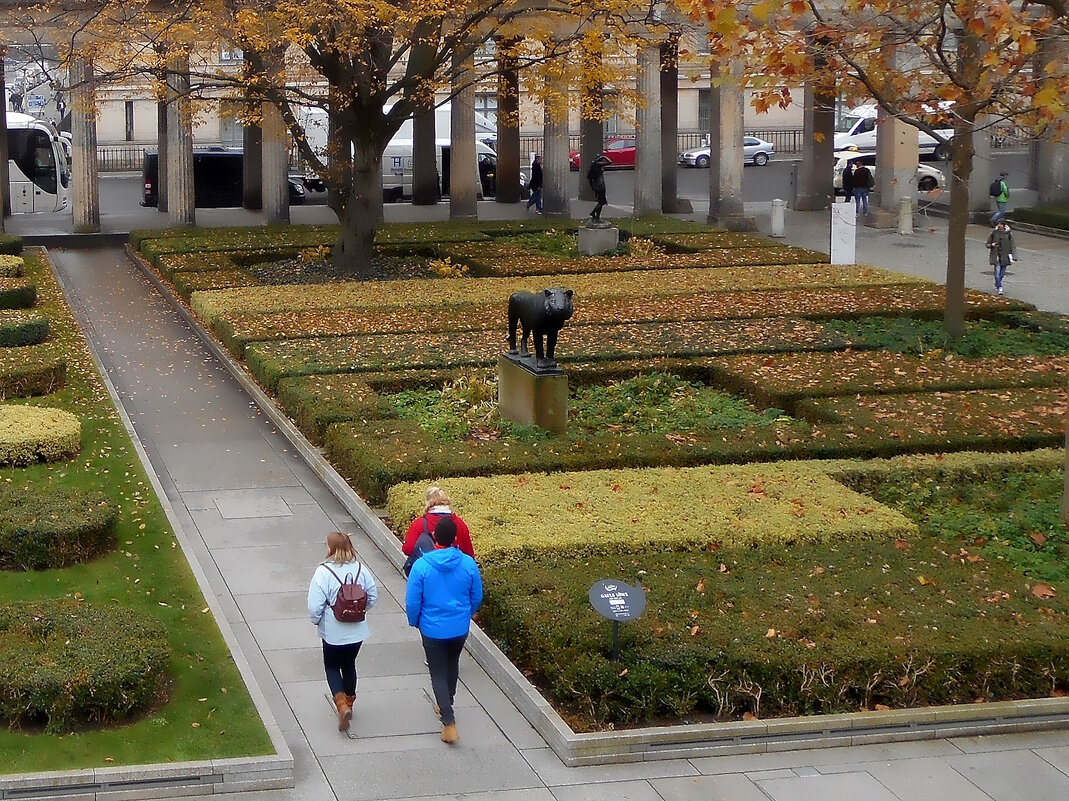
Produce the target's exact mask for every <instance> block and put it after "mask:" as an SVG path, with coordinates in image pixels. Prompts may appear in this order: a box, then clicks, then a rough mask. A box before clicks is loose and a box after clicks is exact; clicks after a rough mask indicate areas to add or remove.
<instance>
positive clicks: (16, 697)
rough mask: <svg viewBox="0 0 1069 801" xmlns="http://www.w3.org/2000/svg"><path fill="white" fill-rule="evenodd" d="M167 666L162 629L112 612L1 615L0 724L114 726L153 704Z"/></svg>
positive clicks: (33, 606) (66, 608)
mask: <svg viewBox="0 0 1069 801" xmlns="http://www.w3.org/2000/svg"><path fill="white" fill-rule="evenodd" d="M169 659H170V647H169V646H168V643H167V636H166V632H165V631H164V628H163V625H162V624H161V623H160V622H159V621H157V620H155V619H153V618H149V617H147V616H146V615H144V614H141V613H138V612H134V611H133V610H130V609H126V608H123V607H121V606H118V605H115V604H92V605H91V604H86V603H78V602H73V601H40V602H34V603H17V604H9V605H7V606H2V607H0V718H2V719H4V720H6V721H7V722H8V723H9V724H10V725H12V726H21V725H32V724H35V723H44V724H45V728H46V730H47V731H49V732H54V733H55V732H62V731H69V730H71V729H73V728H75V727H76V726H78V725H79V724H83V723H107V722H111V721H116V720H121V719H122V718H125V717H128V716H130V715H131V714H132V713H135V712H137V711H138V710H141V709H144V708H146V707H148V706H149V705H150V704H152V703H153V702H154V701H155V700H157V698H158V695H159V693H160V692H161V689H162V686H163V680H164V677H165V673H166V671H167V666H168V662H169Z"/></svg>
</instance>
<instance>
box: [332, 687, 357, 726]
mask: <svg viewBox="0 0 1069 801" xmlns="http://www.w3.org/2000/svg"><path fill="white" fill-rule="evenodd" d="M334 706H336V707H337V708H338V731H349V721H350V720H352V719H353V707H352V705H351V704H350V703H349V696H347V695H346V694H345V693H334Z"/></svg>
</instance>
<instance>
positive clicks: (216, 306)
mask: <svg viewBox="0 0 1069 801" xmlns="http://www.w3.org/2000/svg"><path fill="white" fill-rule="evenodd" d="M554 283H558V284H559V283H563V284H564V285H565V286H567V287H568V288H570V289H573V290H575V295H576V304H577V305H578V304H580V303H582V300H583V298H594V297H601V298H606V297H631V296H634V298H636V300H634V303H642V302H644V298H646V297H647V296H650V297H654V296H664V295H676V294H690V293H695V292H705V291H732V292H742V291H745V290H757V289H779V290H783V289H792V288H803V287H824V286H826V287H857V286H885V285H892V284H925V283H930V282H928V281H925V280H924V279H920V278H914V277H912V276H907V275H902V274H900V273H895V272H891V271H890V270H883V269H880V268H878V267H863V266H858V267H842V266H838V265H836V266H832V265H830V264H807V265H806V266H805V267H804V268H799V267H797V266H793V265H788V266H776V267H710V268H706V269H677V270H655V271H637V272H624V273H619V274H617V275H615V276H613V279H612V280H608V279H607V278H606V277H605V275H603V274H598V273H590V274H585V275H584V274H578V275H569V276H567V277H564V278H561V279H560V280H557V279H554V278H553V277H552V276H526V277H523V276H520V277H510V278H449V279H440V280H435V279H410V280H406V281H372V282H352V281H350V282H344V283H332V284H321V285H307V284H294V285H290V286H261V287H240V288H231V289H217V290H214V291H204V290H205V289H207V287H205V288H203V289H202V288H201V287H196V286H193V287H191V288H192V289H193V290H194V292H193V297H192V301H191V302H192V305H193V310H194V311H195V312H196V313H197V314H198V315H200V316H201V317H202V318H203V319H205V320H207V321H208V323H209V324H214V322H215V320H216V318H217V317H219V316H220V315H222V314H226V313H228V312H246V313H248V312H260V313H266V312H282V311H291V312H297V311H310V310H313V309H339V308H348V307H354V308H355V307H368V308H378V307H383V306H395V307H405V306H415V307H419V308H424V307H426V305H427V299H428V298H429V297H433V298H434V302H435V304H450V303H493V302H495V301H502V300H507V299H508V296H509V295H511V294H512V293H513V292H516V291H517V290H521V289H527V290H540V289H543V288H545V287H547V286H551V285H553V284H554ZM198 289H200V290H201V291H196V290H198ZM648 302H656V301H648Z"/></svg>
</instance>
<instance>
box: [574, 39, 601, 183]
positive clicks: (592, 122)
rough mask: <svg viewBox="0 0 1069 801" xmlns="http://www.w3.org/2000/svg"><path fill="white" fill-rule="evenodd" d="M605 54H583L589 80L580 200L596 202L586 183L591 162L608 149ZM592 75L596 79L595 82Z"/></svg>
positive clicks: (583, 110)
mask: <svg viewBox="0 0 1069 801" xmlns="http://www.w3.org/2000/svg"><path fill="white" fill-rule="evenodd" d="M601 57H602V56H601V53H594V52H591V51H589V50H588V51H587V52H585V53H584V54H583V58H584V60H585V64H586V65H587V66H588V68H587V69H586V73H587V77H586V80H585V81H584V83H583V86H582V90H581V91H582V100H581V102H580V108H581V112H580V115H579V199H580V200H589V201H591V202H593V201H594V199H595V198H594V190H593V189H591V188H590V184H589V183H587V180H586V171H587V170H588V169H589V168H590V163H591V162H592V161H593V160H594V157H595V156H596V155H598V154H599V153H600V152H601V151H602V148H603V147H604V146H605V123H604V122H603V121H602V113H603V111H604V95H603V91H602V85H601V83H600V73H601ZM590 76H594V77H595V79H598V80H594V81H591V80H590Z"/></svg>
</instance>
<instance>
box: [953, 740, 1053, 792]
mask: <svg viewBox="0 0 1069 801" xmlns="http://www.w3.org/2000/svg"><path fill="white" fill-rule="evenodd" d="M948 762H949V764H950V766H951V767H952V768H954V770H956V771H957V772H958V773H960V774H961V775H962V776H964V777H965V778H966V779H968V780H969V781H970V782H972V783H973V784H974V785H976V786H977V787H979V788H980V789H981V790H983V791H984V792H985V793H987V794H988V795H989V796H990V797H991V799H992V801H1020V799H1028V801H1065V799H1066V797H1067V796H1066V787H1069V784H1067V781H1069V776H1066V775H1065V774H1064V773H1062V772H1061V771H1060V770H1058V769H1057V768H1055V767H1054V766H1053V765H1051V764H1050V763H1049V762H1047V761H1045V760H1043V759H1041V758H1040V757H1038V756H1036V755H1035V754H1034V753H1032V752H1031V751H998V752H991V753H987V754H969V755H963V756H960V757H953V758H951V759H950V760H948Z"/></svg>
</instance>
